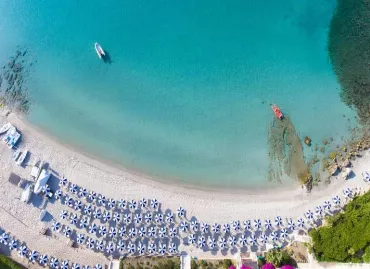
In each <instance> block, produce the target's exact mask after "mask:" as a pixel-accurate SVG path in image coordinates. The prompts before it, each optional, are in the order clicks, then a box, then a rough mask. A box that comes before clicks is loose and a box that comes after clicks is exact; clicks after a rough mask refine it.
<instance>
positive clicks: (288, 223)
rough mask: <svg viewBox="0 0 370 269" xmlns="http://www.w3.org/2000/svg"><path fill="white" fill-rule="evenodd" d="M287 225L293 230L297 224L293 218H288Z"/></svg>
mask: <svg viewBox="0 0 370 269" xmlns="http://www.w3.org/2000/svg"><path fill="white" fill-rule="evenodd" d="M287 226H288V229H289V230H291V231H294V230H295V224H294V221H293V220H292V219H288V220H287Z"/></svg>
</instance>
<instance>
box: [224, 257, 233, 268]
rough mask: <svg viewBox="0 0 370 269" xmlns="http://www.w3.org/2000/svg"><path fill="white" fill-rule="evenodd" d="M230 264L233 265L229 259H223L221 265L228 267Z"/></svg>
mask: <svg viewBox="0 0 370 269" xmlns="http://www.w3.org/2000/svg"><path fill="white" fill-rule="evenodd" d="M231 265H233V262H232V261H231V260H230V259H225V260H223V262H222V267H223V268H225V269H228V268H229V267H230V266H231Z"/></svg>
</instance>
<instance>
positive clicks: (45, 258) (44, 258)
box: [39, 254, 48, 265]
mask: <svg viewBox="0 0 370 269" xmlns="http://www.w3.org/2000/svg"><path fill="white" fill-rule="evenodd" d="M39 263H40V264H41V265H45V264H47V263H48V256H47V255H45V254H43V255H41V256H40V257H39Z"/></svg>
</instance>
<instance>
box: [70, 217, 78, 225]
mask: <svg viewBox="0 0 370 269" xmlns="http://www.w3.org/2000/svg"><path fill="white" fill-rule="evenodd" d="M77 221H78V218H77V214H72V215H70V216H69V222H70V223H71V224H73V225H76V224H77Z"/></svg>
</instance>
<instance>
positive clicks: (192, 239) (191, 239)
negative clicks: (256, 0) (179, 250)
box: [188, 234, 197, 245]
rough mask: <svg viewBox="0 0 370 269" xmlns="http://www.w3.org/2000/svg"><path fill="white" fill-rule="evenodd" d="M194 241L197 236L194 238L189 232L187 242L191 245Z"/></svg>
mask: <svg viewBox="0 0 370 269" xmlns="http://www.w3.org/2000/svg"><path fill="white" fill-rule="evenodd" d="M195 242H197V238H196V236H195V234H189V236H188V243H189V244H191V245H194V244H195Z"/></svg>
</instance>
